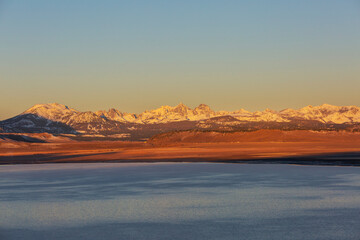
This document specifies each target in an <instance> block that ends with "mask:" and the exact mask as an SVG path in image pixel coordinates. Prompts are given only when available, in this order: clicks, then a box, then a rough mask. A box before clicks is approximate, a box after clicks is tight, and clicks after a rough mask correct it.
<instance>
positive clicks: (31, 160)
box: [0, 152, 360, 167]
mask: <svg viewBox="0 0 360 240" xmlns="http://www.w3.org/2000/svg"><path fill="white" fill-rule="evenodd" d="M46 155H47V156H45V155H43V156H40V155H32V156H16V157H15V156H9V157H0V166H1V165H18V164H49V163H52V164H56V163H69V164H71V163H167V162H168V163H182V162H183V163H238V164H241V163H243V164H291V165H312V166H354V167H358V166H360V152H347V153H334V154H319V155H309V156H296V157H276V158H275V157H270V158H256V159H219V158H164V159H151V158H150V159H146V158H144V159H118V160H116V159H112V160H72V159H69V160H65V159H56V158H57V157H55V156H51V155H50V154H46ZM38 157H40V159H39V158H38ZM47 157H48V159H46V158H47ZM71 157H74V156H71ZM24 158H25V159H24ZM26 158H27V159H26ZM41 158H42V159H41ZM49 158H50V159H49ZM51 158H54V159H51ZM60 158H61V157H60Z"/></svg>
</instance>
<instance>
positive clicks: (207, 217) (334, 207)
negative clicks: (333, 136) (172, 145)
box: [0, 163, 360, 240]
mask: <svg viewBox="0 0 360 240" xmlns="http://www.w3.org/2000/svg"><path fill="white" fill-rule="evenodd" d="M0 239H1V240H6V239H24V240H27V239H34V240H35V239H36V240H42V239H46V240H48V239H67V240H68V239H70V240H71V239H87V240H92V239H126V240H129V239H172V240H177V239H179V240H180V239H181V240H183V239H199V240H202V239H206V240H212V239H246V240H251V239H277V240H278V239H326V240H329V239H336V240H339V239H344V240H345V239H346V240H350V239H356V240H359V239H360V168H358V167H324V166H294V165H271V164H268V165H260V164H259V165H255V164H254V165H249V164H220V163H219V164H208V163H170V164H159V163H156V164H154V163H153V164H121V163H106V164H105V163H94V164H44V165H14V166H0Z"/></svg>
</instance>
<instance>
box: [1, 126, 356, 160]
mask: <svg viewBox="0 0 360 240" xmlns="http://www.w3.org/2000/svg"><path fill="white" fill-rule="evenodd" d="M6 136H7V137H9V134H7V135H4V134H3V135H2V141H1V142H0V163H1V164H19V163H59V162H114V161H116V162H182V161H183V162H252V163H261V162H269V163H295V164H330V165H358V162H359V161H358V160H359V159H360V157H359V156H360V133H350V132H315V131H280V130H259V131H253V132H232V133H224V132H202V131H179V132H171V133H165V134H159V135H156V136H155V137H153V138H151V139H149V140H148V141H146V142H126V141H106V140H104V141H77V140H73V139H70V138H68V137H61V136H57V137H54V136H53V135H50V134H31V136H30V135H27V136H26V137H28V138H29V137H32V139H37V140H39V141H42V142H21V141H14V140H9V139H8V138H6ZM13 136H23V135H21V134H13Z"/></svg>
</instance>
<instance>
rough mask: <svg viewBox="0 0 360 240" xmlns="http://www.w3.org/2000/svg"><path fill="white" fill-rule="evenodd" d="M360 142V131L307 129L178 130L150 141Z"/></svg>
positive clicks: (169, 142) (165, 143) (175, 142)
mask: <svg viewBox="0 0 360 240" xmlns="http://www.w3.org/2000/svg"><path fill="white" fill-rule="evenodd" d="M354 141H355V142H360V133H351V132H335V131H332V132H326V131H324V132H316V131H307V130H295V131H281V130H258V131H253V132H217V131H206V132H204V131H177V132H168V133H162V134H158V135H156V136H154V137H152V138H151V139H150V140H149V141H148V142H149V143H150V144H153V145H177V144H181V143H217V142H219V143H220V142H228V143H229V142H232V143H236V142H354Z"/></svg>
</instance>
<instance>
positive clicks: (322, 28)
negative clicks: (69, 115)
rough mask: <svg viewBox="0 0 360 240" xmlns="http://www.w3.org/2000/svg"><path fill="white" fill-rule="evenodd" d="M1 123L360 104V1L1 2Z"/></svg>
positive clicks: (33, 0) (135, 0) (24, 0)
mask: <svg viewBox="0 0 360 240" xmlns="http://www.w3.org/2000/svg"><path fill="white" fill-rule="evenodd" d="M0 84H1V85H0V86H1V87H0V89H1V94H0V119H6V118H9V117H12V116H14V115H16V114H19V113H21V112H23V111H24V110H26V109H27V108H29V107H31V106H32V105H34V104H38V103H53V102H57V103H62V104H65V105H68V106H70V107H73V108H75V109H77V110H80V111H88V110H90V111H95V110H107V109H109V108H116V109H119V110H121V111H125V112H131V113H140V112H143V111H144V110H149V109H154V108H157V107H159V106H161V105H171V106H174V105H177V104H178V103H179V102H183V103H184V104H186V105H188V106H190V107H196V106H197V105H199V104H200V103H206V104H208V105H210V107H212V108H213V109H214V110H236V109H240V108H244V109H247V110H250V111H256V110H264V109H265V108H271V109H275V110H282V109H284V108H301V107H303V106H306V105H320V104H323V103H328V104H334V105H357V106H360V91H359V90H360V0H317V1H314V0H298V1H295V0H273V1H268V0H263V1H260V0H243V1H230V0H221V1H220V0H218V1H213V0H204V1H202V0H191V1H190V0H183V1H165V0H164V1H160V0H159V1H157V0H154V1H147V0H146V1H140V0H129V1H128V0H123V1H111V0H108V1H91V0H86V1H85V0H63V1H47V0H43V1H41V0H32V1H27V0H12V1H6V0H0Z"/></svg>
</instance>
